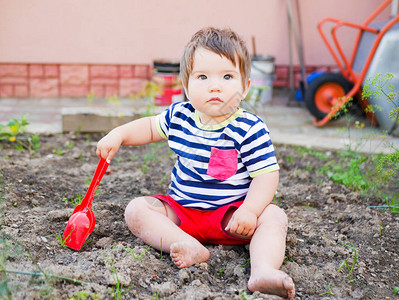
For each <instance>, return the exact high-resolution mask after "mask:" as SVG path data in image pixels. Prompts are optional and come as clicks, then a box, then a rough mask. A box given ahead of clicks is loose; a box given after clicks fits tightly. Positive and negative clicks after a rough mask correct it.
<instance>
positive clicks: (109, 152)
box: [96, 116, 162, 162]
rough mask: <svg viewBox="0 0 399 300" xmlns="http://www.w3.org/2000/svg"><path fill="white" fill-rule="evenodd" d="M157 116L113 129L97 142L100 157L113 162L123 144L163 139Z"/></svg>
mask: <svg viewBox="0 0 399 300" xmlns="http://www.w3.org/2000/svg"><path fill="white" fill-rule="evenodd" d="M156 122H157V120H156V117H155V116H152V117H145V118H141V119H138V120H134V121H132V122H129V123H126V124H124V125H121V126H119V127H116V128H114V129H112V130H111V131H110V132H109V133H108V134H107V135H106V136H104V137H103V138H102V139H101V140H100V141H99V142H98V143H97V151H96V154H97V156H98V157H101V158H103V159H106V160H107V161H108V162H111V160H112V158H113V157H114V156H115V154H116V152H118V150H119V147H120V146H121V145H144V144H148V143H152V142H159V141H161V140H162V137H161V135H160V134H159V133H158V130H157V128H156Z"/></svg>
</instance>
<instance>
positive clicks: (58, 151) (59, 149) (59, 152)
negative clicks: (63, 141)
mask: <svg viewBox="0 0 399 300" xmlns="http://www.w3.org/2000/svg"><path fill="white" fill-rule="evenodd" d="M53 150H54V153H55V154H57V155H58V156H62V153H63V149H62V147H60V148H57V147H54V148H53Z"/></svg>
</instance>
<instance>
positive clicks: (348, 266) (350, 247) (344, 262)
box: [338, 241, 357, 278]
mask: <svg viewBox="0 0 399 300" xmlns="http://www.w3.org/2000/svg"><path fill="white" fill-rule="evenodd" d="M340 243H341V244H342V245H344V246H345V247H347V248H349V249H351V250H352V251H353V253H354V255H353V263H352V265H350V264H349V263H348V260H347V259H345V260H344V261H343V262H342V264H341V265H340V266H339V268H338V271H341V270H342V268H343V267H346V268H347V270H348V272H349V273H348V275H346V278H349V276H351V274H352V272H353V268H354V267H355V264H356V261H357V252H356V249H355V248H354V247H353V245H352V246H350V245H347V244H345V243H344V242H342V241H340Z"/></svg>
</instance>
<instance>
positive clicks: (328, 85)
mask: <svg viewBox="0 0 399 300" xmlns="http://www.w3.org/2000/svg"><path fill="white" fill-rule="evenodd" d="M352 87H353V83H352V82H350V81H348V80H347V79H346V78H345V77H344V76H342V75H341V74H339V73H325V74H322V75H320V76H318V77H316V78H315V79H314V80H313V81H311V82H310V83H309V85H308V88H307V90H306V93H305V105H306V107H307V109H308V110H309V112H310V113H311V114H312V115H313V116H315V117H316V118H317V119H319V120H321V119H323V118H324V117H325V116H327V115H328V114H329V113H330V111H331V109H332V108H333V106H334V104H333V103H332V99H334V98H336V97H343V96H345V95H346V94H347V93H349V91H350V90H351V89H352Z"/></svg>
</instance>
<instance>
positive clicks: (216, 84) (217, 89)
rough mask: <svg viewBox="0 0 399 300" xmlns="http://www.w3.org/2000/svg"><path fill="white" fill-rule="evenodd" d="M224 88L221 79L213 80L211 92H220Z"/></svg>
mask: <svg viewBox="0 0 399 300" xmlns="http://www.w3.org/2000/svg"><path fill="white" fill-rule="evenodd" d="M221 90H222V86H221V84H220V82H219V80H212V81H211V82H210V84H209V92H220V91H221Z"/></svg>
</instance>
